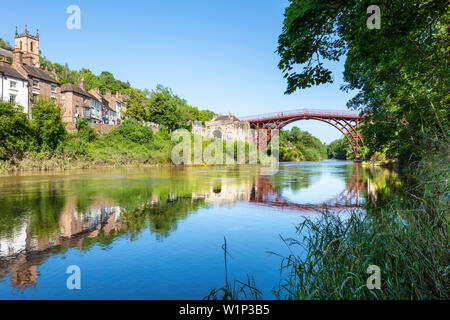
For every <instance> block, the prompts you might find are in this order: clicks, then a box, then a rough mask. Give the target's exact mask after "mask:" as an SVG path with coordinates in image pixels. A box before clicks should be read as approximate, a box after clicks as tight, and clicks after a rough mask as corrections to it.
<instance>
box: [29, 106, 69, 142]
mask: <svg viewBox="0 0 450 320" xmlns="http://www.w3.org/2000/svg"><path fill="white" fill-rule="evenodd" d="M32 115H33V121H32V123H31V126H32V129H33V132H34V136H35V141H36V143H37V144H36V146H35V147H36V149H38V150H42V151H53V150H56V149H57V148H58V147H61V146H62V145H63V143H64V142H65V141H66V139H67V130H66V127H65V126H64V124H63V123H62V121H61V106H60V105H58V104H56V103H55V102H53V101H52V100H50V99H46V98H42V97H39V98H38V99H37V101H36V103H35V105H34V106H33V107H32Z"/></svg>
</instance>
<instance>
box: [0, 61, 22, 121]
mask: <svg viewBox="0 0 450 320" xmlns="http://www.w3.org/2000/svg"><path fill="white" fill-rule="evenodd" d="M0 100H2V101H11V102H14V103H15V104H16V105H19V106H21V107H22V108H23V109H22V110H23V112H24V113H26V114H28V80H27V79H26V78H25V77H24V76H23V75H22V74H20V72H19V71H17V70H16V69H14V68H11V65H10V64H9V62H8V61H6V59H4V60H0Z"/></svg>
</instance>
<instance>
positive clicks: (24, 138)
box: [0, 102, 33, 160]
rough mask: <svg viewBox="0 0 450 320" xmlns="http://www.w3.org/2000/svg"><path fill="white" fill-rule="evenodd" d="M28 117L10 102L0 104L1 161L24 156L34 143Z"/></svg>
mask: <svg viewBox="0 0 450 320" xmlns="http://www.w3.org/2000/svg"><path fill="white" fill-rule="evenodd" d="M32 139H33V136H32V130H31V126H30V123H29V122H28V120H27V115H26V114H25V113H23V112H22V111H21V110H20V108H19V107H17V106H15V105H14V104H12V103H9V102H0V159H4V160H6V159H10V158H11V157H13V156H19V157H20V156H22V154H23V153H24V152H25V151H26V150H27V149H28V147H29V145H30V142H31V141H32Z"/></svg>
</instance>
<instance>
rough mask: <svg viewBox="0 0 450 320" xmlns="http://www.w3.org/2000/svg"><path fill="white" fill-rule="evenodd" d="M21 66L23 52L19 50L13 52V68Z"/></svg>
mask: <svg viewBox="0 0 450 320" xmlns="http://www.w3.org/2000/svg"><path fill="white" fill-rule="evenodd" d="M21 65H23V52H22V51H20V50H19V49H16V50H14V51H13V66H21Z"/></svg>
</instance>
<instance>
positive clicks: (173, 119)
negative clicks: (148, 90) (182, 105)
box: [149, 92, 179, 130]
mask: <svg viewBox="0 0 450 320" xmlns="http://www.w3.org/2000/svg"><path fill="white" fill-rule="evenodd" d="M149 119H151V120H152V121H153V122H155V123H158V124H160V125H163V126H165V127H167V128H168V129H169V130H174V129H177V127H178V123H179V121H178V117H177V104H176V102H175V101H174V99H171V97H170V96H168V95H165V94H164V93H162V92H154V93H152V95H151V97H150V99H149Z"/></svg>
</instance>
